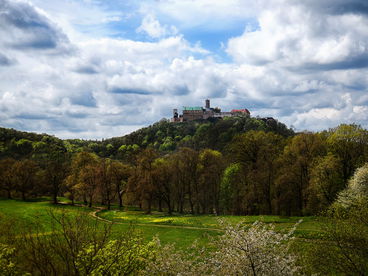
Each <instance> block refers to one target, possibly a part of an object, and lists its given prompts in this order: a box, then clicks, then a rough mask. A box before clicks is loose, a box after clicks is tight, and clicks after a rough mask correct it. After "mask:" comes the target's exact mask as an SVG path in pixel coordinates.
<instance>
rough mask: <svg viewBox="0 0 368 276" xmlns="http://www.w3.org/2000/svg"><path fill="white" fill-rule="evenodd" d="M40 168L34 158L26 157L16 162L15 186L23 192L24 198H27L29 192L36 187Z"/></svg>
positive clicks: (14, 169) (14, 168) (14, 167)
mask: <svg viewBox="0 0 368 276" xmlns="http://www.w3.org/2000/svg"><path fill="white" fill-rule="evenodd" d="M38 169H39V167H38V165H37V164H36V162H34V161H32V160H28V159H24V160H20V161H17V162H15V163H14V166H13V172H14V181H15V187H16V190H17V191H18V192H20V193H21V195H22V199H23V200H26V198H27V194H29V193H31V192H32V190H33V189H34V187H35V184H36V173H37V171H38Z"/></svg>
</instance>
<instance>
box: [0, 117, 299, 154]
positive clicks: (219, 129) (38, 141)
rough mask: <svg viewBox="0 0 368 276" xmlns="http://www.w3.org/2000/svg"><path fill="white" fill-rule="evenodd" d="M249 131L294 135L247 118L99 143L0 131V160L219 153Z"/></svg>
mask: <svg viewBox="0 0 368 276" xmlns="http://www.w3.org/2000/svg"><path fill="white" fill-rule="evenodd" d="M249 130H263V131H265V132H274V133H277V134H280V135H281V136H283V137H289V136H292V135H294V132H293V130H291V129H289V128H287V127H286V126H285V125H284V124H282V123H280V122H278V121H276V120H271V119H268V120H267V119H262V118H247V117H232V118H226V119H214V118H212V119H210V120H197V121H190V122H182V123H171V122H169V121H167V120H161V121H159V122H157V123H155V124H153V125H151V126H148V127H145V128H141V129H139V130H137V131H134V132H132V133H130V134H127V135H124V136H121V137H114V138H109V139H104V140H102V141H99V140H81V139H66V140H62V139H59V138H57V137H54V136H51V135H48V134H36V133H31V132H24V131H18V130H14V129H7V128H0V157H3V158H4V157H13V158H22V157H30V156H32V155H33V154H38V153H45V152H47V151H49V150H50V149H55V148H57V149H58V150H62V151H68V152H70V153H75V152H81V151H88V152H94V153H96V154H97V155H99V156H101V157H110V158H113V159H121V158H123V157H124V155H126V154H128V153H130V152H136V151H138V150H139V149H145V148H147V147H151V148H154V149H156V150H158V151H160V152H161V153H163V154H164V153H168V152H172V151H174V150H176V149H178V148H179V147H189V148H192V149H196V150H200V149H204V148H211V149H215V150H219V151H223V149H224V148H225V147H226V145H227V144H229V143H230V142H231V140H232V139H233V138H234V136H236V135H238V134H241V133H244V132H247V131H249Z"/></svg>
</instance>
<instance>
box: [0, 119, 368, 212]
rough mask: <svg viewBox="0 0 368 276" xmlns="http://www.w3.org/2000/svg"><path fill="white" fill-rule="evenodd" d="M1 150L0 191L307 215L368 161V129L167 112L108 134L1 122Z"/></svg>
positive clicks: (328, 201)
mask: <svg viewBox="0 0 368 276" xmlns="http://www.w3.org/2000/svg"><path fill="white" fill-rule="evenodd" d="M0 149H1V156H0V157H1V158H0V197H1V196H7V197H9V198H11V197H14V196H15V197H22V198H23V199H26V198H27V197H30V196H31V197H35V196H37V195H52V196H53V199H54V202H55V203H56V202H57V196H60V195H64V196H67V197H69V198H70V199H71V200H83V201H84V202H85V203H86V204H87V202H88V204H89V206H92V205H93V204H95V202H96V201H97V200H99V202H101V203H103V204H106V205H107V206H110V205H111V203H112V202H116V201H118V202H119V206H122V205H123V202H125V203H124V204H126V205H131V206H140V207H141V208H142V209H145V210H146V211H147V212H150V211H151V208H157V209H159V210H163V209H166V210H168V212H169V213H171V212H172V211H177V212H180V213H183V212H190V213H201V214H207V213H213V212H215V213H216V214H220V213H223V214H237V215H242V214H246V215H252V214H282V215H301V214H318V213H319V212H320V211H323V210H325V209H326V208H328V206H330V205H331V204H332V203H333V202H334V201H335V199H336V198H337V196H338V195H339V193H340V192H341V191H342V190H344V189H345V188H346V187H347V185H348V182H349V179H350V178H351V177H352V176H353V174H354V172H355V171H356V170H357V169H358V168H360V167H362V166H364V164H365V163H367V162H368V131H367V130H366V129H364V128H362V127H361V126H359V125H355V124H350V125H344V124H343V125H340V126H338V127H336V128H332V129H329V130H327V131H321V132H317V133H312V132H303V133H298V134H294V133H293V131H292V130H290V129H288V128H287V127H286V126H285V125H284V124H281V123H279V122H277V121H276V120H273V119H260V118H246V117H239V118H228V119H223V120H206V121H193V122H185V123H170V122H168V121H166V120H161V121H160V122H158V123H156V124H154V125H152V126H149V127H147V128H142V129H140V130H138V131H136V132H133V133H131V134H129V135H126V136H123V137H120V138H111V139H107V140H103V141H86V140H61V139H58V138H55V137H53V136H50V135H46V134H41V135H37V134H32V133H25V132H19V131H15V130H11V129H0ZM106 157H108V158H106ZM114 159H115V160H114Z"/></svg>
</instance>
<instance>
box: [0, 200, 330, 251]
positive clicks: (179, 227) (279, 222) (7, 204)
mask: <svg viewBox="0 0 368 276" xmlns="http://www.w3.org/2000/svg"><path fill="white" fill-rule="evenodd" d="M51 210H52V211H54V212H55V211H56V212H61V211H62V210H68V211H70V214H77V213H78V212H84V213H86V215H91V214H92V213H93V212H94V211H95V209H90V208H86V207H78V206H70V205H53V204H51V203H50V202H49V200H48V199H47V198H41V199H37V200H32V201H26V202H24V201H20V200H5V199H2V200H0V215H2V216H8V217H12V218H18V219H20V220H21V221H23V222H25V223H29V224H31V223H39V224H42V225H43V226H44V229H45V231H46V232H47V231H49V230H50V225H51V222H50V221H51V220H50V211H51ZM97 216H99V217H101V218H103V219H105V220H109V221H113V222H115V224H114V225H113V231H114V234H115V235H123V234H124V232H125V231H126V230H127V229H128V228H129V227H131V225H133V227H134V228H135V229H136V230H137V231H139V232H141V233H142V235H143V236H144V237H145V238H146V239H152V237H153V236H158V237H159V239H160V240H161V241H162V242H163V243H166V242H170V243H175V244H176V246H177V247H178V248H182V249H185V248H187V247H188V246H190V245H191V244H192V243H193V241H194V240H198V241H199V243H200V244H203V245H206V244H207V243H208V241H209V239H210V237H212V236H215V235H219V234H220V233H221V226H220V224H219V219H221V220H223V221H227V222H229V223H238V222H244V223H245V224H249V225H250V224H252V223H254V222H255V221H262V222H264V223H273V224H275V227H276V230H280V231H288V230H289V229H290V228H291V227H293V226H294V225H295V223H297V222H298V221H299V220H300V219H302V222H301V223H300V224H299V225H298V227H297V230H296V232H295V235H296V237H298V238H302V239H318V238H320V236H321V234H322V233H323V231H322V225H321V222H320V219H318V218H316V217H303V218H301V217H278V216H214V215H200V216H194V215H179V214H174V215H171V216H168V215H166V214H164V213H159V212H153V213H152V214H150V215H146V214H144V213H143V212H141V211H119V210H111V211H107V210H103V211H100V212H98V213H97ZM90 217H91V219H93V218H92V216H90ZM0 218H1V217H0ZM101 223H106V222H103V221H101Z"/></svg>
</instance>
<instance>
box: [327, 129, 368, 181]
mask: <svg viewBox="0 0 368 276" xmlns="http://www.w3.org/2000/svg"><path fill="white" fill-rule="evenodd" d="M327 143H328V147H329V150H330V151H331V152H332V153H333V154H335V155H336V156H337V157H338V158H339V160H340V161H341V165H342V173H343V179H344V182H345V183H346V184H347V182H348V179H349V178H350V177H351V176H352V175H353V172H354V171H355V169H356V168H358V167H359V166H361V165H362V164H363V163H364V162H366V161H367V159H368V131H367V130H365V129H363V128H362V127H361V126H359V125H355V124H352V125H345V124H342V125H340V126H338V127H337V128H334V129H332V130H330V132H329V136H328V138H327Z"/></svg>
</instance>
